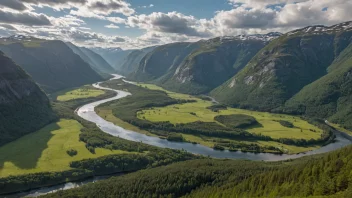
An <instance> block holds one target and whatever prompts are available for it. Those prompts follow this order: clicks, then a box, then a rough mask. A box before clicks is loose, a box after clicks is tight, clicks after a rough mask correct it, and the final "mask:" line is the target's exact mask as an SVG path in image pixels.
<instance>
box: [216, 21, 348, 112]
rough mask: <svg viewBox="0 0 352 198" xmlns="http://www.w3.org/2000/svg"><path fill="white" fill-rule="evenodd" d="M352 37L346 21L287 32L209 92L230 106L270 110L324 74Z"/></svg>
mask: <svg viewBox="0 0 352 198" xmlns="http://www.w3.org/2000/svg"><path fill="white" fill-rule="evenodd" d="M351 37H352V28H351V27H350V26H349V23H343V24H338V25H335V26H331V27H325V26H312V27H306V28H303V29H299V30H295V31H292V32H289V33H287V34H285V35H283V36H281V37H279V38H278V39H276V40H274V41H272V42H271V43H270V44H269V45H267V46H266V47H265V48H264V49H262V50H261V51H260V52H259V53H258V54H257V55H256V56H255V57H254V58H253V59H252V60H251V61H250V62H249V63H248V64H247V65H246V67H245V68H244V69H243V70H242V71H241V72H239V73H238V74H236V75H235V76H234V77H233V78H231V79H230V80H228V81H227V82H226V83H224V84H223V85H221V86H220V87H218V88H216V89H215V90H213V91H212V93H211V94H212V96H214V97H215V98H216V99H217V100H219V101H221V102H224V103H227V104H230V105H233V106H239V107H243V108H251V109H257V110H263V111H269V110H273V109H275V108H277V107H280V106H281V105H283V104H284V103H285V102H286V101H287V100H288V99H290V98H291V97H292V96H293V95H295V94H296V93H297V92H299V91H300V90H301V89H302V88H303V87H304V86H306V85H308V84H310V83H312V82H313V81H315V80H317V79H319V78H321V77H322V76H324V75H326V74H327V69H328V67H329V66H330V65H331V64H332V63H333V62H334V60H335V59H336V58H338V56H339V55H340V54H341V52H342V51H343V50H344V49H345V48H346V47H347V46H348V44H349V43H350V39H351Z"/></svg>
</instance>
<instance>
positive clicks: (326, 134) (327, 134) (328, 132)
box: [276, 117, 335, 146]
mask: <svg viewBox="0 0 352 198" xmlns="http://www.w3.org/2000/svg"><path fill="white" fill-rule="evenodd" d="M302 119H305V120H307V121H308V123H309V124H312V125H314V126H317V127H318V128H320V129H321V130H323V133H322V134H321V136H320V138H318V139H309V140H305V139H288V138H279V139H277V140H276V141H278V142H280V143H283V144H287V145H297V146H309V145H322V144H323V145H326V144H329V143H331V142H333V141H334V140H335V134H334V131H333V128H331V127H330V126H328V125H327V124H325V122H324V121H323V120H321V119H315V118H306V117H305V118H302Z"/></svg>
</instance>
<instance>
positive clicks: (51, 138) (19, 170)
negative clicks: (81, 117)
mask: <svg viewBox="0 0 352 198" xmlns="http://www.w3.org/2000/svg"><path fill="white" fill-rule="evenodd" d="M81 128H82V125H81V124H80V123H78V122H77V121H76V120H69V119H61V120H60V121H58V122H56V123H53V124H50V125H47V126H46V127H44V128H42V129H41V130H39V131H36V132H34V133H31V134H29V135H26V136H23V137H21V138H20V139H17V140H16V141H13V142H10V143H8V144H6V145H4V146H2V147H0V177H6V176H10V175H22V174H28V173H38V172H46V171H64V170H69V169H71V168H70V167H69V163H70V162H71V161H77V160H82V159H88V158H96V157H100V156H104V155H109V154H120V153H127V152H125V151H118V150H113V151H110V150H107V149H102V148H96V149H95V154H92V153H90V152H89V151H88V150H87V149H86V147H85V144H84V142H80V141H79V134H80V129H81ZM70 149H74V150H76V151H77V155H75V156H72V157H71V156H69V155H68V154H67V150H70Z"/></svg>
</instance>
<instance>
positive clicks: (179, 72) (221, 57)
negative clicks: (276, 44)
mask: <svg viewBox="0 0 352 198" xmlns="http://www.w3.org/2000/svg"><path fill="white" fill-rule="evenodd" d="M278 35H280V34H279V33H271V34H267V35H250V36H244V35H242V36H237V37H219V38H215V39H211V40H208V41H205V42H203V43H202V44H201V46H200V48H198V49H196V50H194V51H193V52H192V53H190V54H189V55H188V56H187V57H186V58H185V59H184V60H183V61H182V63H181V64H180V65H179V66H178V68H177V69H176V72H175V73H174V74H173V76H170V78H168V79H167V80H164V81H161V82H160V83H159V84H164V87H166V88H168V89H172V90H175V91H179V92H186V93H191V94H199V93H207V92H209V91H210V90H212V89H214V88H215V87H217V86H219V85H221V84H222V83H224V82H225V81H226V80H228V79H229V78H231V77H232V76H233V75H234V74H236V73H237V72H238V71H240V70H241V69H242V68H243V67H244V66H245V65H246V64H247V63H248V62H249V61H250V59H251V58H252V57H253V56H254V55H255V54H256V53H257V52H258V51H259V50H260V49H262V48H263V47H264V46H265V45H266V44H267V42H268V41H270V40H271V39H274V38H276V37H277V36H278Z"/></svg>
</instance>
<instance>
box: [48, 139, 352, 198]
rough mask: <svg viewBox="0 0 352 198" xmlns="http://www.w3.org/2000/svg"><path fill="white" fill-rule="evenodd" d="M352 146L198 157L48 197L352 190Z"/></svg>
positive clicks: (318, 193) (292, 193)
mask: <svg viewBox="0 0 352 198" xmlns="http://www.w3.org/2000/svg"><path fill="white" fill-rule="evenodd" d="M351 169H352V146H349V147H346V148H343V149H340V150H338V151H334V152H331V153H326V154H322V155H317V156H309V157H304V158H300V159H296V160H287V161H281V162H255V161H243V160H219V159H198V160H190V161H185V162H179V163H174V164H171V165H168V166H163V167H157V168H153V169H147V170H143V171H138V172H136V173H131V174H127V175H123V176H120V177H113V178H110V179H108V180H104V181H99V182H96V183H94V184H88V185H86V186H83V187H80V188H77V189H72V190H67V191H60V192H56V193H54V194H49V195H46V196H45V197H124V198H129V197H134V198H139V197H141V198H142V197H187V198H191V197H195V198H196V197H197V198H198V197H263V198H264V197H265V198H270V197H273V198H276V197H308V196H312V197H336V198H340V197H341V198H342V197H343V198H347V197H351V196H352V179H351V178H352V175H351Z"/></svg>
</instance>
